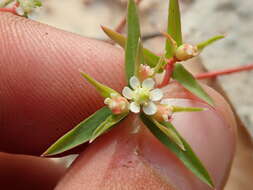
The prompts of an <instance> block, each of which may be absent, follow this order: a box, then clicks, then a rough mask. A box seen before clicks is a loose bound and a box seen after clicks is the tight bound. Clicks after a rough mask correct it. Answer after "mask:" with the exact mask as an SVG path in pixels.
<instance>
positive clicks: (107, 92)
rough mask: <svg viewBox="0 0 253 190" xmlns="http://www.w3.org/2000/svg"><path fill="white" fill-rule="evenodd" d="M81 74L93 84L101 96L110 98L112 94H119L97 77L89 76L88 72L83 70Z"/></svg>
mask: <svg viewBox="0 0 253 190" xmlns="http://www.w3.org/2000/svg"><path fill="white" fill-rule="evenodd" d="M81 75H82V76H83V77H84V78H85V79H86V80H87V81H88V82H89V83H90V84H91V85H93V86H94V87H95V88H96V90H97V91H98V92H99V93H100V94H101V96H103V97H104V98H110V97H111V94H119V93H118V92H117V91H115V90H113V89H111V88H110V87H108V86H105V85H103V84H101V83H99V82H98V81H96V80H95V79H93V78H92V77H91V76H89V75H88V74H86V73H83V72H81Z"/></svg>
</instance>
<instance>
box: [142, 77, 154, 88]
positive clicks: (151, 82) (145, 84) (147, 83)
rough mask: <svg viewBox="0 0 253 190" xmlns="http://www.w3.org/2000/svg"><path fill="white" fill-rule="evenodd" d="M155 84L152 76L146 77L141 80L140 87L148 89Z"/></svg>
mask: <svg viewBox="0 0 253 190" xmlns="http://www.w3.org/2000/svg"><path fill="white" fill-rule="evenodd" d="M154 86H155V81H154V80H153V79H152V78H147V79H145V80H144V81H143V83H142V87H143V88H147V89H149V90H151V89H153V88H154Z"/></svg>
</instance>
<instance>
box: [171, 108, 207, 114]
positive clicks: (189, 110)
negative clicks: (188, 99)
mask: <svg viewBox="0 0 253 190" xmlns="http://www.w3.org/2000/svg"><path fill="white" fill-rule="evenodd" d="M171 110H172V112H173V113H175V112H198V111H204V110H205V108H197V107H180V106H171Z"/></svg>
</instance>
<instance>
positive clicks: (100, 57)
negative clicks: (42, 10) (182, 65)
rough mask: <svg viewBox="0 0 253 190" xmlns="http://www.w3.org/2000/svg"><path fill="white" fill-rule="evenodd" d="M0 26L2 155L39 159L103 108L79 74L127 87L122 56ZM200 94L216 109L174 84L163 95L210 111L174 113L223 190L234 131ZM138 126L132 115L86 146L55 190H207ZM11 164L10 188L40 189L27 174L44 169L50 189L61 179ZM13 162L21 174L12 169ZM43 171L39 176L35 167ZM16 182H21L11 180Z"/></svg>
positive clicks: (8, 23)
mask: <svg viewBox="0 0 253 190" xmlns="http://www.w3.org/2000/svg"><path fill="white" fill-rule="evenodd" d="M0 17H1V19H0V28H1V35H0V41H1V43H0V50H1V51H0V55H1V62H0V78H1V80H0V89H1V91H0V105H1V107H0V127H1V133H0V150H1V151H2V152H8V153H12V154H26V155H34V156H36V155H40V154H41V153H43V152H44V151H45V150H46V148H47V147H48V146H49V145H50V144H52V143H53V142H54V141H55V140H56V139H57V138H59V137H60V136H61V135H63V134H64V133H66V132H67V131H68V130H69V129H71V128H72V127H73V126H75V125H76V124H78V123H79V122H80V121H82V120H83V119H84V118H85V117H87V116H88V115H90V114H92V113H93V112H94V111H96V110H97V109H98V108H100V107H101V106H102V105H103V99H102V98H101V97H100V96H99V95H98V93H97V92H96V91H95V90H94V88H93V87H91V86H90V85H88V84H87V83H86V82H84V80H83V79H82V77H80V75H79V70H80V69H81V70H82V71H84V72H86V73H88V74H89V75H91V76H93V77H94V78H96V79H97V80H98V81H102V82H103V83H105V84H106V85H109V86H110V87H112V88H114V89H115V90H118V91H121V89H122V88H123V86H124V84H125V81H124V73H123V72H124V71H123V68H122V66H123V52H122V50H121V49H119V48H115V47H113V46H111V45H109V44H106V43H103V42H99V41H96V40H92V39H87V38H84V37H81V36H78V35H75V34H72V33H68V32H64V31H62V30H58V29H55V28H52V27H49V26H46V25H43V24H39V23H37V22H33V21H29V20H26V19H23V18H19V17H16V16H13V15H11V14H9V13H0ZM205 88H206V90H207V92H208V93H209V94H210V96H211V97H212V98H213V99H214V101H215V107H214V108H211V107H209V106H208V105H206V104H204V103H203V102H201V101H200V100H199V99H197V98H196V97H194V96H193V95H192V94H190V93H189V92H188V91H186V90H184V89H183V88H182V87H181V86H179V85H177V84H175V83H173V84H171V85H169V86H167V87H165V88H164V92H165V93H166V95H165V96H166V97H169V98H172V103H174V104H179V105H181V106H189V105H195V106H200V107H206V108H208V109H207V111H205V112H203V113H183V114H177V115H175V117H174V119H173V122H174V124H175V125H176V126H177V129H178V130H179V131H180V132H181V134H182V135H183V136H184V137H185V138H186V140H187V141H188V142H189V143H190V144H191V146H192V147H193V149H194V151H195V152H196V153H197V154H198V156H199V157H200V159H201V160H202V161H203V163H204V165H205V166H206V167H207V169H208V170H209V172H210V174H211V176H212V177H213V179H214V181H215V184H216V186H217V189H221V188H222V187H223V185H224V184H225V181H226V179H227V176H228V174H229V169H230V166H231V162H232V159H233V155H234V151H235V136H236V132H235V131H236V124H235V121H234V116H233V113H232V111H231V109H230V107H229V105H228V104H227V103H226V101H225V100H224V99H223V98H222V97H221V95H219V94H218V93H217V92H215V91H214V90H213V89H211V88H209V87H205ZM192 122H194V125H192V126H190V125H189V124H191V123H192ZM137 124H138V120H136V119H135V116H130V117H129V118H127V119H126V120H124V122H123V123H122V124H120V126H119V127H117V128H115V129H113V131H112V132H111V133H108V134H106V135H104V136H103V137H101V138H99V139H98V140H97V141H95V143H94V144H92V145H90V146H89V147H88V148H87V149H86V150H85V151H84V152H83V153H82V154H81V155H80V156H79V158H78V159H77V160H76V161H75V163H74V164H73V165H72V166H71V168H70V169H69V170H68V172H67V173H66V174H65V176H64V177H63V178H62V180H61V181H60V182H59V184H58V186H57V187H56V189H61V190H62V189H63V190H64V189H68V190H69V189H75V190H76V189H84V188H86V189H209V188H208V187H207V186H206V185H204V184H203V183H201V182H200V181H199V180H198V179H197V178H196V177H195V176H194V175H193V174H192V173H190V172H189V171H188V170H187V169H186V168H185V167H184V166H183V165H182V164H181V162H179V161H178V159H177V158H176V157H175V156H174V155H173V154H172V153H171V152H170V151H168V149H166V148H165V147H164V146H163V145H162V144H160V142H158V141H157V140H156V139H155V138H154V137H153V136H152V135H151V134H150V133H149V132H148V131H147V130H145V129H144V127H141V128H140V130H139V132H138V133H137V134H133V133H132V130H133V128H135V127H136V126H137ZM207 134H208V135H207ZM81 148H82V147H81ZM4 155H5V154H3V155H0V157H4ZM8 156H9V157H13V159H1V163H2V165H4V166H5V170H4V173H3V172H2V170H0V171H1V172H2V173H3V174H2V175H1V176H7V177H8V178H9V179H11V180H10V181H13V180H15V181H16V180H17V179H19V181H21V183H22V181H23V182H24V183H27V181H26V179H25V176H26V175H28V174H27V173H29V175H30V176H33V180H34V181H37V180H38V181H39V180H40V179H41V176H37V175H33V174H35V173H38V171H40V170H42V168H43V170H48V172H50V173H51V174H52V175H53V176H54V179H53V181H54V183H56V182H57V181H58V180H59V178H60V177H61V176H62V175H63V173H64V172H65V169H64V167H63V166H62V165H59V164H55V163H52V165H50V164H45V163H44V162H47V163H48V160H47V159H40V161H39V162H36V163H37V164H36V167H38V168H41V169H38V170H33V168H34V167H35V166H33V167H31V166H29V164H25V163H24V162H21V161H20V160H22V157H26V156H19V157H16V156H14V155H9V154H8ZM29 159H30V160H34V159H38V158H36V157H29ZM14 160H17V161H15V162H17V163H20V165H23V166H24V167H17V169H16V171H15V170H13V169H11V165H13V163H14ZM45 165H46V166H47V167H46V168H45V167H40V166H45ZM54 167H59V168H61V169H59V170H55V169H53V168H54ZM8 168H10V169H8ZM56 171H57V172H56ZM15 173H24V174H26V175H21V176H19V177H17V175H11V174H15ZM54 174H55V175H54ZM0 181H2V180H0ZM43 181H44V183H45V184H48V186H46V187H45V188H44V189H51V188H52V176H51V175H46V176H44V179H43ZM1 183H2V182H0V186H3V187H6V186H8V185H9V186H10V187H12V189H15V188H14V187H13V185H12V183H11V182H10V183H8V184H7V185H6V184H1Z"/></svg>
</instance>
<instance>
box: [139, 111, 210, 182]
mask: <svg viewBox="0 0 253 190" xmlns="http://www.w3.org/2000/svg"><path fill="white" fill-rule="evenodd" d="M141 119H142V121H143V123H144V124H145V125H146V126H147V127H148V129H149V130H150V131H151V132H152V133H153V135H154V136H155V137H156V138H158V139H159V140H160V141H161V143H163V144H164V145H165V146H166V147H167V148H168V149H170V150H171V151H172V152H173V153H174V154H175V155H176V156H177V157H178V158H179V159H180V160H181V161H182V162H183V164H184V165H185V166H186V167H187V168H188V169H189V170H190V171H191V172H192V173H194V174H195V175H196V176H197V177H198V178H199V179H200V180H202V181H203V182H204V183H206V184H207V185H209V186H210V187H214V184H213V182H212V179H211V177H210V175H209V174H208V171H207V170H206V169H205V167H204V166H203V164H202V163H201V161H200V160H199V158H198V157H197V155H196V154H195V153H194V152H193V150H192V148H191V146H190V145H189V144H188V143H187V142H186V141H185V140H184V139H183V137H181V136H180V134H179V133H178V132H177V131H176V129H175V128H174V126H173V125H172V124H171V123H168V122H164V123H163V125H166V126H167V127H168V128H171V129H172V130H173V131H174V132H175V133H176V134H177V135H178V136H179V137H180V139H181V141H182V142H183V144H184V147H185V151H183V150H182V149H180V148H179V147H178V146H177V145H176V144H175V143H174V142H172V141H171V140H170V139H169V138H167V136H166V135H165V134H164V133H163V132H162V131H161V130H160V129H158V128H157V127H156V125H155V124H154V123H153V122H152V121H151V120H150V118H149V117H148V116H146V115H145V114H143V113H142V114H141Z"/></svg>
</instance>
